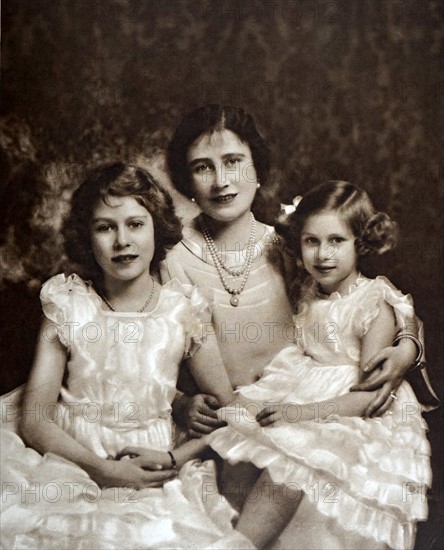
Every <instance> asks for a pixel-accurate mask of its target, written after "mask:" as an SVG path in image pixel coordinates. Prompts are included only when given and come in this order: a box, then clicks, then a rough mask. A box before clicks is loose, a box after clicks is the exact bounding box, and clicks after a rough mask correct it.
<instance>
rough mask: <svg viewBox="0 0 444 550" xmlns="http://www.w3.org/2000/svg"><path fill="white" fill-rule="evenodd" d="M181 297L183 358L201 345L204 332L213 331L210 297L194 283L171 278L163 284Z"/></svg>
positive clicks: (189, 355)
mask: <svg viewBox="0 0 444 550" xmlns="http://www.w3.org/2000/svg"><path fill="white" fill-rule="evenodd" d="M164 286H165V287H166V288H168V289H171V290H174V291H176V292H178V293H180V294H181V295H182V297H183V308H182V314H181V322H182V325H183V327H184V330H185V335H186V338H185V350H184V358H188V357H192V356H193V355H194V353H195V352H196V351H197V349H198V348H199V347H200V346H201V344H202V341H203V339H204V337H205V334H209V333H211V332H213V329H212V310H211V306H210V301H211V298H210V297H209V296H205V292H204V291H203V290H202V289H199V288H197V286H195V285H191V284H182V283H181V282H179V281H178V280H177V279H173V280H171V281H170V282H168V283H167V284H166V285H164Z"/></svg>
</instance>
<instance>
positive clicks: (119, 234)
mask: <svg viewBox="0 0 444 550" xmlns="http://www.w3.org/2000/svg"><path fill="white" fill-rule="evenodd" d="M128 244H129V240H128V233H127V230H126V228H125V227H119V228H118V229H117V231H116V239H115V241H114V246H115V247H116V248H125V247H126V246H128Z"/></svg>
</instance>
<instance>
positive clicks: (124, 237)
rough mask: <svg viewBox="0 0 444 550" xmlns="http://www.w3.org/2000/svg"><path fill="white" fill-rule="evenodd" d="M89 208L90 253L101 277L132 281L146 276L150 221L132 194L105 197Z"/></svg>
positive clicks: (151, 240)
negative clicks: (90, 216)
mask: <svg viewBox="0 0 444 550" xmlns="http://www.w3.org/2000/svg"><path fill="white" fill-rule="evenodd" d="M107 202H108V204H105V203H104V202H103V201H101V202H100V203H99V204H98V205H97V206H96V208H95V209H94V211H93V215H92V219H91V225H90V235H91V245H92V249H93V253H94V257H95V259H96V261H97V263H98V264H99V266H100V267H101V268H102V271H103V275H104V277H105V280H107V279H108V281H110V282H111V281H112V280H116V281H117V280H119V281H132V280H134V279H137V278H139V277H146V276H149V269H150V264H151V260H152V259H153V255H154V250H155V245H154V225H153V218H152V217H151V214H150V213H149V212H148V210H147V209H146V208H145V207H144V206H142V205H141V204H140V203H139V202H138V201H137V200H136V199H135V198H134V197H131V196H128V197H112V196H109V197H107Z"/></svg>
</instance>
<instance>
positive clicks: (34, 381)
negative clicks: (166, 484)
mask: <svg viewBox="0 0 444 550" xmlns="http://www.w3.org/2000/svg"><path fill="white" fill-rule="evenodd" d="M66 360H67V350H66V349H65V347H64V346H63V345H62V344H61V342H60V340H59V339H58V337H57V334H56V328H55V325H54V324H53V323H51V322H50V321H49V320H48V319H45V320H44V321H43V323H42V327H41V330H40V334H39V337H38V342H37V348H36V355H35V358H34V363H33V366H32V370H31V373H30V377H29V381H28V383H27V385H26V389H25V393H24V399H23V404H22V418H21V424H20V427H21V432H22V434H23V438H24V440H25V442H26V443H27V444H28V445H30V446H31V447H33V448H34V449H36V450H37V451H39V452H40V453H41V454H45V453H48V452H52V453H55V454H57V455H60V456H62V457H64V458H66V459H68V460H71V461H72V462H75V463H76V464H77V465H78V466H80V467H81V468H83V469H84V470H85V471H86V472H87V473H88V474H89V475H90V476H91V477H92V478H93V479H95V480H96V481H97V482H98V483H99V484H100V485H102V486H130V485H131V486H134V487H136V488H141V487H147V486H151V484H152V483H158V482H159V481H160V480H162V479H167V478H168V477H171V476H172V475H174V472H170V475H169V476H168V473H165V472H146V471H144V470H143V469H142V467H139V465H134V464H132V463H130V464H128V463H127V465H126V466H125V464H119V463H116V462H113V461H110V460H105V459H103V458H101V457H99V456H97V455H96V454H95V453H93V452H92V451H90V450H89V449H87V448H86V447H84V446H83V445H81V444H80V443H79V442H78V441H76V440H75V439H74V438H72V437H71V436H70V435H68V434H67V433H66V432H65V431H64V430H63V429H62V428H61V427H60V426H58V425H57V424H56V423H55V422H54V415H55V414H56V412H57V401H58V398H59V394H60V389H61V387H62V380H63V374H64V372H65V367H66ZM43 412H44V414H43ZM51 415H52V416H51Z"/></svg>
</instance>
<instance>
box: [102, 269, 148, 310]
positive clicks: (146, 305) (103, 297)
mask: <svg viewBox="0 0 444 550" xmlns="http://www.w3.org/2000/svg"><path fill="white" fill-rule="evenodd" d="M151 281H152V282H153V287H152V289H151V292H150V295H149V296H148V300H147V301H146V302H145V303H144V304H143V306H142V307H141V308H140V309H138V310H137V311H136V313H143V312H144V311H145V309H146V308H147V307H148V305H149V303H150V302H151V300H152V299H153V296H154V291H155V290H156V281H155V280H154V277H153V276H152V275H151ZM102 299H103V301H104V302H105V304H106V305H107V306H108V307H109V309H110V310H111V311H114V312H115V311H116V310H115V309H114V308H113V306H112V305H111V304H110V303H109V302H108V300H107V299H106V297H105V294H104V293H102Z"/></svg>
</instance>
